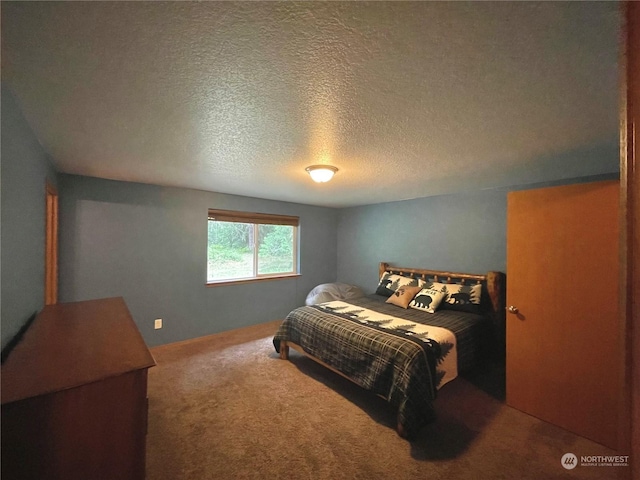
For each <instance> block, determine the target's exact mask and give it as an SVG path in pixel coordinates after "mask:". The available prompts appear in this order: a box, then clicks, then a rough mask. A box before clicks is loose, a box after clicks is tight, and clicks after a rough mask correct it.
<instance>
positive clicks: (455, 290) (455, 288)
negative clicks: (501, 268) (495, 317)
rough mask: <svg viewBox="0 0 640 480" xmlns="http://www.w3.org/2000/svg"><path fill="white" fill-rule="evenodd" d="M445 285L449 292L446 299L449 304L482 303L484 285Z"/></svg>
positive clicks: (446, 291)
mask: <svg viewBox="0 0 640 480" xmlns="http://www.w3.org/2000/svg"><path fill="white" fill-rule="evenodd" d="M444 287H445V293H446V294H447V296H446V298H445V299H444V301H445V302H446V303H448V304H449V305H468V304H475V305H480V296H481V295H482V285H480V284H479V283H476V284H474V285H459V284H457V283H454V284H445V285H444Z"/></svg>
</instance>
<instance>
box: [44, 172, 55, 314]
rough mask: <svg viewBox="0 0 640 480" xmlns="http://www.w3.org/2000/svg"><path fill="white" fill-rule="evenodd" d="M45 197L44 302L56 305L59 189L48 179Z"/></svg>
mask: <svg viewBox="0 0 640 480" xmlns="http://www.w3.org/2000/svg"><path fill="white" fill-rule="evenodd" d="M45 197H46V208H45V212H46V213H45V215H46V217H45V231H46V236H45V256H44V259H45V261H44V304H45V305H55V304H56V303H58V191H57V190H56V188H55V187H54V186H53V185H52V184H51V183H50V182H48V181H47V182H46V185H45Z"/></svg>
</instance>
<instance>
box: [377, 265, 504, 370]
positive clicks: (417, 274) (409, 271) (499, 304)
mask: <svg viewBox="0 0 640 480" xmlns="http://www.w3.org/2000/svg"><path fill="white" fill-rule="evenodd" d="M384 272H391V273H395V274H398V275H404V276H407V277H414V278H421V279H423V280H425V281H427V280H431V281H434V282H440V283H459V284H463V285H464V284H467V285H470V284H475V283H479V284H481V285H482V286H483V288H482V292H483V293H482V296H483V301H482V307H483V311H484V312H485V314H486V315H487V316H488V317H489V318H490V320H491V323H492V324H493V327H494V335H495V341H496V348H497V350H498V353H499V355H500V357H502V356H503V355H504V349H505V333H506V310H505V307H506V298H507V296H506V293H507V289H506V276H505V274H504V273H502V272H487V273H486V274H484V275H478V274H475V273H458V272H444V271H440V270H425V269H422V268H404V267H395V266H391V265H390V264H388V263H386V262H380V267H379V277H382V275H383V274H384ZM487 297H488V301H486V300H487Z"/></svg>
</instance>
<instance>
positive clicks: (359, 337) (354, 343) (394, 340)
mask: <svg viewBox="0 0 640 480" xmlns="http://www.w3.org/2000/svg"><path fill="white" fill-rule="evenodd" d="M349 303H351V304H353V305H355V306H359V307H363V308H367V309H371V310H376V311H380V312H382V313H385V314H386V315H390V316H395V317H400V318H406V319H407V320H410V321H411V322H415V323H423V324H428V325H436V326H440V327H443V328H447V329H449V330H451V331H452V332H453V333H454V334H455V335H456V339H457V342H458V345H460V344H462V348H463V351H462V352H460V351H459V352H458V364H459V365H460V363H461V362H460V358H461V357H462V356H464V355H468V352H465V349H469V347H470V346H471V345H472V344H473V345H474V346H475V341H474V340H472V339H473V338H474V335H473V333H472V330H473V329H472V328H470V326H471V325H476V326H478V324H479V323H481V322H482V317H481V316H478V315H473V314H469V313H461V312H453V311H442V312H436V313H435V314H428V313H425V312H420V311H417V310H412V309H409V310H404V309H401V308H398V307H396V306H393V305H389V304H387V303H385V298H383V297H380V296H377V295H371V296H368V297H362V298H359V299H352V300H349ZM461 336H462V338H460V337H461ZM282 340H284V341H290V342H293V343H295V344H297V345H299V346H301V347H302V348H303V349H304V351H305V352H307V353H308V354H310V355H312V356H314V357H316V358H318V359H320V360H322V361H323V362H325V363H326V364H328V365H330V366H331V367H333V368H335V369H336V370H338V371H339V372H341V373H343V374H344V375H346V376H347V377H348V378H350V379H351V380H353V381H354V382H355V383H356V384H358V385H360V386H361V387H363V388H365V389H367V390H370V391H372V392H374V393H376V394H378V395H381V396H382V397H384V398H385V399H386V400H387V401H388V402H389V403H391V404H392V405H393V406H395V407H397V409H398V424H399V425H401V426H402V427H403V428H404V431H405V432H406V433H407V435H408V436H413V435H414V434H415V433H417V432H418V431H419V430H420V429H421V428H422V427H423V426H424V425H425V424H427V423H428V422H429V421H431V420H433V419H434V417H435V412H434V409H433V400H434V399H435V398H436V395H437V385H438V381H439V380H438V378H437V375H436V364H437V362H438V360H439V358H440V348H439V345H438V343H437V342H424V341H420V340H417V339H414V338H411V336H407V335H403V334H401V333H397V332H391V331H388V330H385V329H384V328H381V327H377V326H375V325H364V324H362V323H360V322H358V321H356V320H353V319H350V318H349V317H348V316H345V315H341V314H340V313H338V312H332V313H328V312H327V311H325V310H323V309H322V308H319V307H317V306H307V307H300V308H297V309H295V310H293V311H292V312H291V313H289V315H287V317H286V319H285V320H284V322H283V323H282V325H281V326H280V328H279V329H278V332H277V333H276V335H275V336H274V339H273V344H274V346H275V348H276V351H278V352H279V351H280V342H281V341H282ZM458 349H459V348H458ZM459 350H460V349H459ZM462 367H464V362H463V365H461V368H462Z"/></svg>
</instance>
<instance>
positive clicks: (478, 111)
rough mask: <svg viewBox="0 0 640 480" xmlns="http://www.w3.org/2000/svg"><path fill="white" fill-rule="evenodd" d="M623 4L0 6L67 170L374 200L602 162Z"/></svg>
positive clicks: (16, 66) (31, 99) (614, 121)
mask: <svg viewBox="0 0 640 480" xmlns="http://www.w3.org/2000/svg"><path fill="white" fill-rule="evenodd" d="M617 9H618V6H617V5H616V4H615V3H583V2H570V3H557V2H548V3H530V2H524V3H505V2H499V3H489V2H478V3H460V2H450V3H447V2H445V3H440V2H438V3H435V2H434V3H432V2H372V3H369V2H344V3H342V2H308V3H295V2H237V3H235V2H200V3H194V2H157V3H156V2H43V3H35V2H15V3H14V2H6V1H3V2H2V82H3V83H4V84H6V85H8V86H9V88H10V89H11V90H12V92H13V93H14V95H15V96H16V98H17V100H18V103H19V105H20V107H21V109H22V110H23V113H24V114H25V117H26V118H27V120H28V121H29V123H30V125H31V126H32V128H33V130H34V132H35V133H36V135H37V137H38V139H39V140H40V142H41V143H42V145H43V147H44V148H45V150H47V152H49V153H50V154H51V156H52V157H53V159H54V162H55V164H56V166H57V167H58V168H59V169H60V170H61V171H63V172H67V173H75V174H82V175H90V176H96V177H103V178H110V179H119V180H127V181H136V182H143V183H152V184H159V185H170V186H180V187H190V188H197V189H203V190H210V191H217V192H224V193H233V194H239V195H248V196H254V197H260V198H269V199H277V200H286V201H293V202H299V203H308V204H316V205H327V206H347V205H361V204H369V203H378V202H383V201H392V200H400V199H407V198H416V197H423V196H429V195H435V194H441V193H447V192H454V191H461V190H464V189H479V188H491V187H496V186H503V185H511V184H515V183H527V182H535V181H544V180H554V179H557V178H563V177H568V176H574V175H588V174H597V173H604V172H603V171H604V170H607V169H608V170H609V171H611V165H612V164H615V163H616V159H615V158H614V159H611V158H610V157H611V151H612V150H611V149H606V148H604V149H603V147H602V146H603V145H609V146H610V145H612V144H615V142H616V141H617V137H618V104H617V101H618V87H617V81H618V70H617V69H618V67H617V55H618V50H617V49H618V46H617V39H618V31H619V22H620V17H619V12H618V10H617ZM594 152H595V153H594ZM614 155H615V152H614ZM607 156H608V157H609V158H603V157H607ZM316 163H330V164H332V165H335V166H337V167H338V168H339V169H340V170H339V172H338V173H337V174H336V176H335V177H334V180H332V181H331V182H330V183H328V184H314V183H313V182H311V180H310V178H309V176H308V175H307V173H306V172H305V170H304V169H305V167H306V166H308V165H311V164H316Z"/></svg>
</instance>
